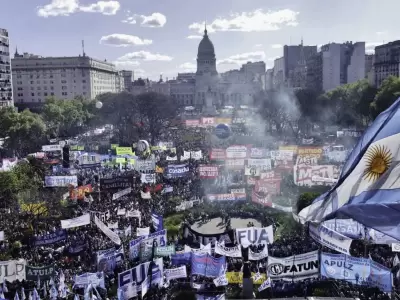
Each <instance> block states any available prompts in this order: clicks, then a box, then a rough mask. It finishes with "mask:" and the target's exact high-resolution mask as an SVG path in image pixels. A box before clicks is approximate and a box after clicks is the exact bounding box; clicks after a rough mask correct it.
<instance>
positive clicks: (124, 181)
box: [100, 176, 133, 191]
mask: <svg viewBox="0 0 400 300" xmlns="http://www.w3.org/2000/svg"><path fill="white" fill-rule="evenodd" d="M129 187H133V177H131V176H118V177H113V178H100V189H101V190H102V191H104V190H112V189H126V188H129Z"/></svg>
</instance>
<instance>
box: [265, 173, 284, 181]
mask: <svg viewBox="0 0 400 300" xmlns="http://www.w3.org/2000/svg"><path fill="white" fill-rule="evenodd" d="M260 179H261V180H265V181H268V182H275V181H280V180H282V175H281V174H280V173H278V172H275V171H268V172H264V173H261V174H260Z"/></svg>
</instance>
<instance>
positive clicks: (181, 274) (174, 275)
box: [164, 266, 187, 281]
mask: <svg viewBox="0 0 400 300" xmlns="http://www.w3.org/2000/svg"><path fill="white" fill-rule="evenodd" d="M164 275H165V277H166V279H167V280H168V281H169V280H172V279H178V278H187V274H186V266H182V267H179V268H175V269H166V270H164Z"/></svg>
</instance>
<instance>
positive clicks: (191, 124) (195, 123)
mask: <svg viewBox="0 0 400 300" xmlns="http://www.w3.org/2000/svg"><path fill="white" fill-rule="evenodd" d="M185 125H186V126H188V127H197V126H199V125H200V120H185Z"/></svg>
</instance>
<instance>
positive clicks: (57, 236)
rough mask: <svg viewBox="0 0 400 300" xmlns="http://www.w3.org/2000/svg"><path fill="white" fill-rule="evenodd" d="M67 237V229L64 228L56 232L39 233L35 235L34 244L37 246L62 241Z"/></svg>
mask: <svg viewBox="0 0 400 300" xmlns="http://www.w3.org/2000/svg"><path fill="white" fill-rule="evenodd" d="M66 238H67V231H66V230H64V229H60V230H57V231H56V232H53V233H49V234H44V235H39V236H37V237H34V238H33V239H34V241H33V244H34V245H35V246H43V245H50V244H54V243H57V242H61V241H63V240H65V239H66Z"/></svg>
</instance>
